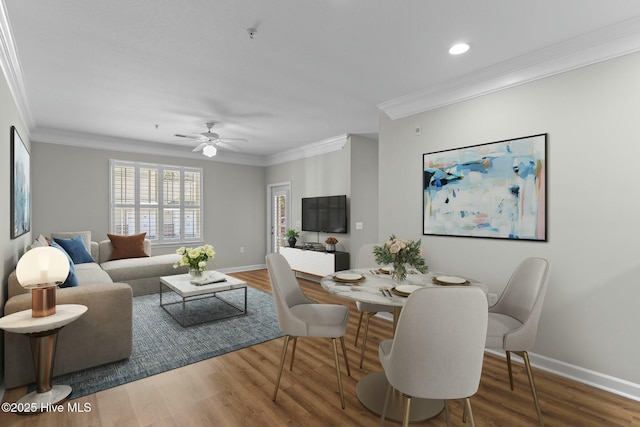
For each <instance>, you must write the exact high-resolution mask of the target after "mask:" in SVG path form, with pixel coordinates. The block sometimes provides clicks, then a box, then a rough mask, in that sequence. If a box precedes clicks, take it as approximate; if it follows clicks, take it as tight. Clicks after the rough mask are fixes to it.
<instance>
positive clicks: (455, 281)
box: [436, 276, 467, 285]
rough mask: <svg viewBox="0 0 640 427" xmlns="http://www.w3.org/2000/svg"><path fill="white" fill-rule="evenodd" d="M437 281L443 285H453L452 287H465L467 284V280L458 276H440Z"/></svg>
mask: <svg viewBox="0 0 640 427" xmlns="http://www.w3.org/2000/svg"><path fill="white" fill-rule="evenodd" d="M436 280H437V281H438V282H442V283H451V284H452V285H463V284H465V283H467V279H464V278H462V277H456V276H438V277H436Z"/></svg>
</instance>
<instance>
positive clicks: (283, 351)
mask: <svg viewBox="0 0 640 427" xmlns="http://www.w3.org/2000/svg"><path fill="white" fill-rule="evenodd" d="M289 338H290V337H289V335H286V336H285V337H284V345H283V346H282V356H280V369H279V370H278V378H277V379H276V389H275V390H274V391H273V401H274V402H275V401H276V396H278V387H279V386H280V377H281V376H282V368H283V367H284V359H285V358H286V356H287V346H288V345H289Z"/></svg>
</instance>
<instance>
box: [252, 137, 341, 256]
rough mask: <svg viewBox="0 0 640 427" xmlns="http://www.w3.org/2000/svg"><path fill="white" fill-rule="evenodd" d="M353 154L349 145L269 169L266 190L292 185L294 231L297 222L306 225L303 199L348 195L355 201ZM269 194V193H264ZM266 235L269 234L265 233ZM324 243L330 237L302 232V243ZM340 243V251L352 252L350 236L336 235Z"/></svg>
mask: <svg viewBox="0 0 640 427" xmlns="http://www.w3.org/2000/svg"><path fill="white" fill-rule="evenodd" d="M350 162H351V150H350V148H349V143H348V142H347V143H346V144H345V146H344V147H343V148H342V150H338V151H332V152H330V153H325V154H321V155H318V156H313V157H307V158H303V159H299V160H293V161H290V162H285V163H280V164H278V165H273V166H269V167H267V168H266V175H265V180H266V184H265V187H264V188H265V189H266V185H267V184H278V183H282V182H290V183H291V221H290V224H292V225H293V227H292V228H295V229H297V230H300V227H295V225H296V222H299V221H302V216H301V215H302V198H303V197H317V196H333V195H339V194H346V195H347V198H350V197H351V184H350V180H351V178H350V173H351V166H350ZM263 191H266V190H263ZM264 233H265V235H266V230H265V232H264ZM318 236H319V240H320V242H324V239H326V238H327V236H328V234H325V233H319V234H318V233H312V232H301V233H300V239H299V240H300V241H303V242H307V241H308V242H316V241H318ZM335 237H336V238H337V239H338V244H337V245H336V248H337V250H339V251H349V235H348V234H336V235H335Z"/></svg>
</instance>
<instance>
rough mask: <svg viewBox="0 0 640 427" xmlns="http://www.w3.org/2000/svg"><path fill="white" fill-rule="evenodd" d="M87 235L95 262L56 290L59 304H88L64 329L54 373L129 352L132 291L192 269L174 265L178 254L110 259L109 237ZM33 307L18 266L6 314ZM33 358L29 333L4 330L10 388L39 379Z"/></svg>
mask: <svg viewBox="0 0 640 427" xmlns="http://www.w3.org/2000/svg"><path fill="white" fill-rule="evenodd" d="M69 234H73V233H69ZM78 234H80V233H75V235H78ZM56 237H58V236H56ZM85 237H86V232H85ZM87 241H88V242H89V245H88V246H89V247H90V253H91V255H92V256H93V258H94V259H95V260H96V261H97V262H95V263H86V264H76V265H75V269H76V275H77V277H78V282H79V286H77V287H72V288H64V289H58V290H57V293H56V302H57V304H83V305H86V306H87V307H88V310H87V312H86V313H85V314H84V315H83V316H81V317H80V318H79V319H78V320H76V321H74V322H72V323H71V324H69V325H67V326H66V327H64V328H63V329H62V331H60V333H59V335H58V345H57V351H56V356H55V365H54V371H53V375H54V376H57V375H62V374H66V373H69V372H75V371H79V370H82V369H86V368H90V367H94V366H99V365H102V364H105V363H110V362H115V361H117V360H121V359H126V358H127V357H129V356H130V355H131V351H132V321H133V313H132V308H133V298H132V297H133V296H134V295H143V294H148V293H152V292H158V291H159V286H160V284H159V278H160V277H161V276H167V275H172V274H182V273H186V272H188V269H187V268H186V267H181V268H173V264H174V263H175V262H176V261H177V260H178V259H179V258H180V257H179V255H177V254H169V255H157V256H149V257H147V258H129V259H121V260H115V261H110V260H109V258H110V256H111V252H112V251H113V246H111V241H110V240H105V241H102V242H99V243H97V242H91V241H90V237H89V239H87V240H85V245H87ZM145 252H146V253H147V254H150V252H151V246H150V243H149V241H145ZM30 308H31V295H30V293H29V291H28V290H26V289H24V288H23V287H22V286H20V284H19V283H18V280H17V278H16V275H15V271H14V272H12V273H11V274H10V275H9V283H8V299H7V302H6V304H5V306H4V314H5V315H7V314H11V313H15V312H18V311H21V310H27V309H30ZM32 360H33V359H32V356H31V348H30V345H29V339H28V338H27V337H25V336H24V335H20V334H13V333H8V332H5V333H4V373H5V376H4V379H5V386H6V388H13V387H18V386H21V385H24V384H28V383H32V382H34V381H35V373H34V370H33V362H32Z"/></svg>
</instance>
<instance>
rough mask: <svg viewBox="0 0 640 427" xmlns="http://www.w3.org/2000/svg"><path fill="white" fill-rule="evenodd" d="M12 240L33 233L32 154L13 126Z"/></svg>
mask: <svg viewBox="0 0 640 427" xmlns="http://www.w3.org/2000/svg"><path fill="white" fill-rule="evenodd" d="M10 133H11V225H10V226H11V238H12V239H15V238H17V237H20V236H22V235H23V234H25V233H28V232H29V231H31V154H30V153H29V150H27V146H26V145H25V143H24V141H23V140H22V138H21V137H20V134H19V133H18V129H16V127H15V126H11V131H10Z"/></svg>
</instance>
